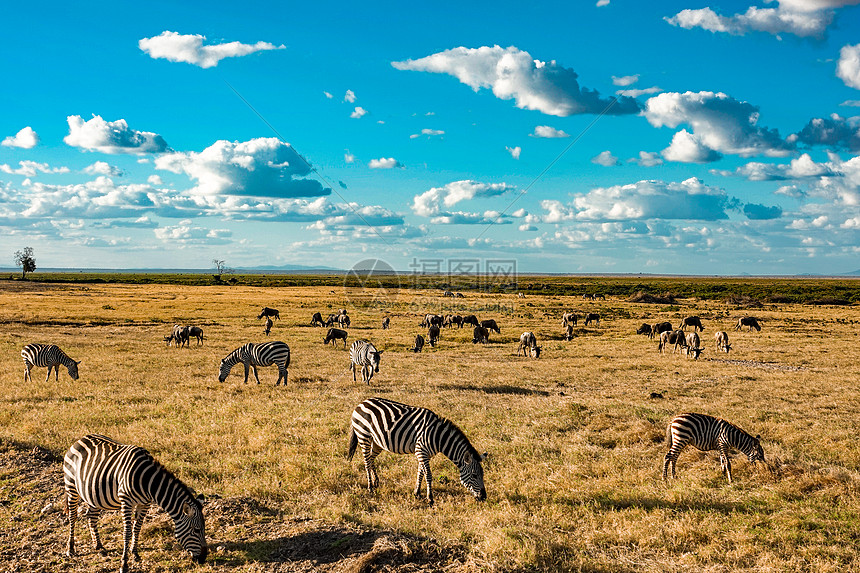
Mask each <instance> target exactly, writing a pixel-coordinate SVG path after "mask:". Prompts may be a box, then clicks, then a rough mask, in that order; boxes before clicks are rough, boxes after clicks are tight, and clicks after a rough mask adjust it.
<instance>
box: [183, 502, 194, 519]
mask: <svg viewBox="0 0 860 573" xmlns="http://www.w3.org/2000/svg"><path fill="white" fill-rule="evenodd" d="M182 513H183V515H185V517H191V516H192V515H194V510H193V509H191V506H190V505H188V503H183V504H182Z"/></svg>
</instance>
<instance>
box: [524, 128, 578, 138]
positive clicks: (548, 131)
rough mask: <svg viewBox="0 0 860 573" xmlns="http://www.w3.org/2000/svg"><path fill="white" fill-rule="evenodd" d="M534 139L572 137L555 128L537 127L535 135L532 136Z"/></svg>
mask: <svg viewBox="0 0 860 573" xmlns="http://www.w3.org/2000/svg"><path fill="white" fill-rule="evenodd" d="M531 136H532V137H546V138H550V139H552V138H558V137H570V135H569V134H567V133H565V132H564V131H563V130H561V129H556V128H554V127H550V126H549V125H537V126H535V131H534V133H532V134H531Z"/></svg>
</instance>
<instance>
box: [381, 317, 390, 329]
mask: <svg viewBox="0 0 860 573" xmlns="http://www.w3.org/2000/svg"><path fill="white" fill-rule="evenodd" d="M390 326H391V318H390V317H388V316H386V317H385V318H383V319H382V330H388V328H389V327H390Z"/></svg>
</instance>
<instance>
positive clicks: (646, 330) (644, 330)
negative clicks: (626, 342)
mask: <svg viewBox="0 0 860 573" xmlns="http://www.w3.org/2000/svg"><path fill="white" fill-rule="evenodd" d="M652 332H653V327H652V326H651V325H650V324H648V323H647V322H643V323H642V326H640V327H639V328H637V329H636V334H647V335H648V338H651V336H652Z"/></svg>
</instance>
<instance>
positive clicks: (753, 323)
mask: <svg viewBox="0 0 860 573" xmlns="http://www.w3.org/2000/svg"><path fill="white" fill-rule="evenodd" d="M742 326H748V327H749V329H747V332H749V331H750V330H752V329H753V328H755V329H756V331H759V332H760V331H761V325H760V324H759V323H758V319H757V318H756V317H754V316H742V317H740V318H739V319H738V323H737V324H736V325H735V330H740V329H741V327H742Z"/></svg>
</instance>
